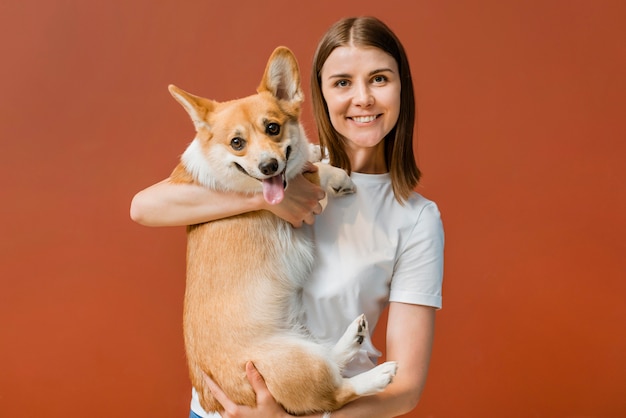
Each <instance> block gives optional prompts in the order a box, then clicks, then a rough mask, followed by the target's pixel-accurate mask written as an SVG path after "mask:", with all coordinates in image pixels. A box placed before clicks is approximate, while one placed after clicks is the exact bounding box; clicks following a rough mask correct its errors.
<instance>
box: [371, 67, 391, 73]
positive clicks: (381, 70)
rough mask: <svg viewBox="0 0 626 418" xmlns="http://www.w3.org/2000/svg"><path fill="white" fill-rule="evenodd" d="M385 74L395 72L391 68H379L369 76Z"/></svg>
mask: <svg viewBox="0 0 626 418" xmlns="http://www.w3.org/2000/svg"><path fill="white" fill-rule="evenodd" d="M384 72H390V73H393V70H392V69H391V68H379V69H377V70H374V71H370V74H369V75H374V74H377V73H384Z"/></svg>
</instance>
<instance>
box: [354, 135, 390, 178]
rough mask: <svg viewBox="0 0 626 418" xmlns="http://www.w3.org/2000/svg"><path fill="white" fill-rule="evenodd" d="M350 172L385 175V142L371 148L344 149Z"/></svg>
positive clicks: (386, 170)
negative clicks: (348, 159)
mask: <svg viewBox="0 0 626 418" xmlns="http://www.w3.org/2000/svg"><path fill="white" fill-rule="evenodd" d="M346 152H347V153H348V158H350V165H351V168H352V171H354V172H356V173H363V174H383V173H387V172H388V171H389V170H388V169H387V164H386V163H385V141H381V142H380V143H379V144H378V145H376V146H375V147H373V148H350V147H348V148H347V149H346Z"/></svg>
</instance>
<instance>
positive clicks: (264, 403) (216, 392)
mask: <svg viewBox="0 0 626 418" xmlns="http://www.w3.org/2000/svg"><path fill="white" fill-rule="evenodd" d="M246 375H247V376H248V380H249V381H250V385H252V389H253V390H254V392H255V393H256V407H254V408H252V407H249V406H243V405H237V404H235V403H234V402H233V401H231V400H230V399H228V396H226V394H225V393H224V392H223V391H222V389H220V387H219V386H217V384H216V383H215V382H214V381H213V380H211V378H210V377H209V376H206V375H205V377H204V378H205V380H206V383H207V385H208V387H209V390H210V391H211V394H212V395H213V397H214V398H215V399H216V400H217V401H218V402H219V403H220V404H221V405H222V407H224V412H223V413H222V418H246V417H264V418H270V417H280V418H284V417H290V416H291V415H289V414H288V413H287V412H285V410H284V409H283V408H282V407H281V406H280V405H279V404H278V403H277V402H276V400H274V397H273V396H272V394H271V393H270V391H269V390H268V389H267V385H266V384H265V380H263V376H261V374H260V373H259V372H258V370H257V369H256V368H255V367H254V364H252V362H250V361H249V362H248V363H247V364H246Z"/></svg>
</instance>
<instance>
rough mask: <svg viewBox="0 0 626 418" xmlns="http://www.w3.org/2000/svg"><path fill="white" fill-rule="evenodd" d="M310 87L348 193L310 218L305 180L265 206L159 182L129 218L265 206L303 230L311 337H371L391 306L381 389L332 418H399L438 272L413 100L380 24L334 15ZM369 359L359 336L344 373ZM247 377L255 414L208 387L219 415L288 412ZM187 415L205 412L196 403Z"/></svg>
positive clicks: (408, 405) (423, 346)
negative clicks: (310, 242) (364, 323)
mask: <svg viewBox="0 0 626 418" xmlns="http://www.w3.org/2000/svg"><path fill="white" fill-rule="evenodd" d="M311 90H312V100H313V106H314V112H315V117H316V123H317V128H318V133H319V140H320V145H321V146H322V148H323V149H324V150H325V151H327V153H328V157H329V161H330V163H331V164H333V165H336V166H339V167H341V168H343V169H345V170H347V171H348V172H350V173H351V177H352V180H353V181H354V183H355V184H356V186H357V193H356V194H354V195H351V196H343V197H341V198H337V199H336V200H333V201H332V202H329V204H328V207H327V208H326V210H325V211H324V213H323V214H321V215H319V216H317V217H316V216H315V215H317V214H319V213H320V211H321V207H320V206H319V202H318V201H319V199H321V198H322V197H323V195H324V193H323V191H322V190H320V189H319V188H318V187H316V186H314V185H312V184H310V183H308V182H307V181H306V180H304V179H303V178H299V179H298V183H297V184H295V187H293V186H294V184H293V183H292V187H290V188H289V189H288V190H287V193H286V196H285V199H284V200H283V202H281V203H280V204H279V205H275V206H270V205H268V204H266V203H265V202H264V200H263V198H262V197H261V196H240V195H236V194H229V195H228V199H226V198H224V193H218V192H214V191H210V190H206V189H203V188H201V187H198V186H190V185H184V186H183V185H173V184H170V183H168V182H167V180H165V181H163V182H161V183H158V184H156V185H154V186H152V187H150V188H148V189H146V190H144V191H142V192H140V193H139V194H138V195H137V196H136V197H135V199H134V200H133V203H132V205H131V216H132V217H133V219H135V220H136V221H137V222H140V223H143V224H146V225H187V224H194V223H199V222H206V221H210V220H214V219H219V218H222V217H226V216H231V215H235V214H238V213H243V212H246V211H250V210H260V209H265V210H270V211H272V212H273V213H275V214H276V215H278V216H280V217H282V218H283V219H285V220H287V221H289V222H291V223H292V224H293V225H294V226H296V227H299V226H301V225H302V223H305V224H311V225H313V231H314V236H315V241H316V247H317V251H318V262H317V265H316V267H315V270H314V272H313V273H312V277H311V280H310V281H309V282H308V283H307V285H306V287H305V289H304V291H303V303H304V305H305V310H306V314H307V318H306V321H307V326H308V327H309V329H310V330H311V332H312V333H313V334H314V335H315V336H316V337H318V338H319V339H320V340H321V341H328V342H335V341H337V340H338V338H339V337H340V336H341V335H342V334H343V331H344V330H345V328H346V327H347V326H348V324H349V323H350V322H351V321H352V320H353V319H354V318H355V317H356V316H358V315H359V314H361V313H365V314H366V316H367V318H368V321H369V322H370V327H371V329H372V330H373V329H374V327H375V325H376V322H377V321H378V318H379V317H380V314H381V312H382V311H383V309H384V308H385V307H386V306H387V305H389V314H388V322H387V336H386V352H387V353H386V354H387V359H388V360H395V361H397V362H398V364H399V368H398V373H397V375H396V377H395V378H394V381H393V383H392V384H391V385H390V386H388V387H387V389H386V390H385V391H384V392H382V393H379V394H377V395H372V396H368V397H363V398H360V399H358V400H356V401H354V402H351V403H349V404H347V405H345V406H344V407H343V408H341V409H340V410H337V411H334V412H332V416H333V418H342V417H359V418H365V417H377V418H380V417H394V416H398V415H402V414H405V413H407V412H409V411H411V410H412V409H414V408H415V406H416V405H417V403H418V401H419V398H420V395H421V392H422V389H423V387H424V384H425V381H426V375H427V371H428V364H429V361H430V353H431V347H432V341H433V333H434V323H435V311H436V309H438V308H440V307H441V284H442V276H443V228H442V225H441V220H440V216H439V212H438V209H437V206H436V205H435V204H434V203H433V202H431V201H429V200H427V199H425V198H424V197H422V196H420V195H419V194H417V193H416V192H415V191H414V188H415V187H416V186H417V184H418V181H419V178H420V171H419V169H418V167H417V165H416V163H415V159H414V155H413V145H412V144H413V124H414V119H415V102H414V96H413V86H412V81H411V74H410V69H409V65H408V61H407V58H406V54H405V52H404V49H403V47H402V45H401V43H400V41H399V40H398V39H397V38H396V36H395V35H394V34H393V32H392V31H391V30H390V29H389V28H388V27H387V26H385V25H384V24H383V23H382V22H381V21H379V20H378V19H375V18H371V17H363V18H349V19H343V20H341V21H339V22H337V23H336V24H334V25H333V26H332V27H331V28H330V29H329V30H328V32H327V33H326V34H325V35H324V37H323V38H322V40H321V41H320V43H319V45H318V48H317V51H316V53H315V58H314V63H313V72H312V78H311ZM329 199H333V197H329ZM379 356H380V352H379V351H378V350H376V348H374V346H373V344H372V342H371V340H369V339H368V340H366V341H365V342H364V344H363V348H362V350H361V352H360V354H359V355H358V356H357V357H356V358H355V359H354V360H353V361H352V362H351V363H350V364H349V365H348V366H347V368H346V370H345V374H346V375H348V376H349V375H354V374H358V373H360V372H362V371H364V370H367V369H369V368H371V367H373V366H374V365H375V363H376V361H377V358H378V357H379ZM247 373H248V378H249V380H250V382H251V383H252V386H253V387H254V389H255V391H256V393H257V406H256V407H255V408H249V407H244V406H239V405H235V404H234V403H233V402H231V401H230V400H229V399H228V398H227V397H226V396H225V394H224V393H223V392H222V391H221V390H220V389H219V387H217V386H216V385H215V384H214V383H212V382H211V388H212V393H213V395H214V396H215V397H216V399H217V400H218V401H219V402H220V403H221V404H222V406H224V408H225V412H224V413H223V414H222V416H223V417H235V416H236V417H248V416H249V417H264V418H267V417H286V416H289V415H288V414H287V413H286V412H285V411H284V410H283V409H282V408H281V407H280V406H279V405H278V404H277V403H276V402H275V401H274V399H273V398H272V396H271V394H270V393H269V391H268V390H267V387H266V386H265V384H264V382H263V378H262V376H260V375H259V373H258V372H257V371H256V369H255V368H254V365H252V364H248V366H247ZM303 373H306V371H303ZM191 416H192V417H195V416H209V415H206V414H205V413H204V412H203V411H202V410H201V408H199V405H198V403H197V399H195V397H194V399H193V400H192V415H191ZM311 416H312V417H320V416H322V417H328V416H330V414H329V413H325V414H323V415H322V414H317V415H311Z"/></svg>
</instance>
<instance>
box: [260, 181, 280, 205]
mask: <svg viewBox="0 0 626 418" xmlns="http://www.w3.org/2000/svg"><path fill="white" fill-rule="evenodd" d="M263 197H264V198H265V201H266V202H267V203H269V204H270V205H276V204H278V203H280V202H281V201H282V200H283V197H285V188H284V186H283V176H274V177H270V178H269V179H265V180H263Z"/></svg>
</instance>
